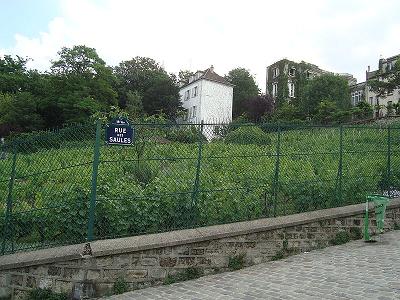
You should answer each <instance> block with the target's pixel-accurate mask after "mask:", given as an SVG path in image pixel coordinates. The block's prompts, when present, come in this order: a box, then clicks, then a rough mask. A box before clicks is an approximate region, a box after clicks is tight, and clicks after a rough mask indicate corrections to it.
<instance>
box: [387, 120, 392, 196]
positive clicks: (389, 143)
mask: <svg viewBox="0 0 400 300" xmlns="http://www.w3.org/2000/svg"><path fill="white" fill-rule="evenodd" d="M391 131H392V130H391V128H390V125H388V128H387V166H386V172H387V173H386V188H387V189H388V196H390V193H391V176H392V170H391V156H392V137H391Z"/></svg>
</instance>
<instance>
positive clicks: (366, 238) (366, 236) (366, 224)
mask: <svg viewBox="0 0 400 300" xmlns="http://www.w3.org/2000/svg"><path fill="white" fill-rule="evenodd" d="M370 239H371V237H370V236H369V216H368V197H367V201H366V203H365V217H364V241H366V242H368V241H369V240H370Z"/></svg>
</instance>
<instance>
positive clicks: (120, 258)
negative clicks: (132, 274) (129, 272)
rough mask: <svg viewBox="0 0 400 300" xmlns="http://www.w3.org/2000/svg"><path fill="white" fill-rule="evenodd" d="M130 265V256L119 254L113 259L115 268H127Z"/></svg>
mask: <svg viewBox="0 0 400 300" xmlns="http://www.w3.org/2000/svg"><path fill="white" fill-rule="evenodd" d="M131 263H132V255H130V254H121V255H116V256H114V257H113V266H114V267H117V268H122V269H124V268H129V267H130V266H131Z"/></svg>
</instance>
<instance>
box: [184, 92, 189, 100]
mask: <svg viewBox="0 0 400 300" xmlns="http://www.w3.org/2000/svg"><path fill="white" fill-rule="evenodd" d="M189 98H190V90H187V91H186V92H185V100H189Z"/></svg>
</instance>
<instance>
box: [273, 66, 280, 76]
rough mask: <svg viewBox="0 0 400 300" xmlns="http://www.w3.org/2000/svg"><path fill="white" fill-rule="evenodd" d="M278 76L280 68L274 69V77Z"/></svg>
mask: <svg viewBox="0 0 400 300" xmlns="http://www.w3.org/2000/svg"><path fill="white" fill-rule="evenodd" d="M278 75H279V69H278V68H274V70H273V76H274V77H278Z"/></svg>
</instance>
